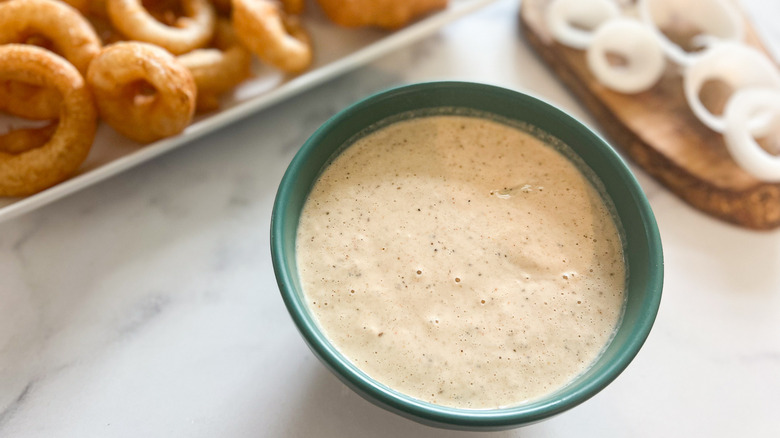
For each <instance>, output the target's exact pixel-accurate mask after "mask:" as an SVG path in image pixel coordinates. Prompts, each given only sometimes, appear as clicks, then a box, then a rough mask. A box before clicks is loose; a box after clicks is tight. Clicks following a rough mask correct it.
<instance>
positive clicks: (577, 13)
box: [545, 0, 620, 50]
mask: <svg viewBox="0 0 780 438" xmlns="http://www.w3.org/2000/svg"><path fill="white" fill-rule="evenodd" d="M618 15H620V10H619V9H618V6H617V5H616V4H615V3H614V2H613V1H612V0H554V1H553V2H552V3H550V5H549V6H548V7H547V9H546V10H545V21H546V22H547V28H548V29H549V30H550V33H552V36H553V38H555V40H556V41H558V42H559V43H561V44H564V45H566V46H569V47H572V48H575V49H580V50H584V49H586V48H587V47H588V46H589V45H590V41H591V39H592V38H593V30H594V29H596V28H598V27H599V26H600V25H601V24H602V23H604V22H606V21H608V20H610V19H612V18H615V17H617V16H618Z"/></svg>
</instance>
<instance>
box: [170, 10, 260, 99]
mask: <svg viewBox="0 0 780 438" xmlns="http://www.w3.org/2000/svg"><path fill="white" fill-rule="evenodd" d="M212 45H213V46H214V48H209V49H198V50H193V51H192V52H189V53H185V54H184V55H179V56H178V57H177V59H178V60H179V62H181V63H182V65H184V66H185V67H187V68H188V69H189V70H190V73H192V77H193V78H194V79H195V85H197V87H198V102H197V110H198V111H213V110H215V109H218V108H219V96H220V95H222V94H223V93H226V92H228V91H230V90H232V89H233V88H235V87H236V85H238V84H240V83H241V82H243V81H244V80H245V79H246V78H248V77H249V76H250V74H251V67H252V55H251V54H250V53H249V50H247V49H246V48H245V47H244V46H243V45H241V43H240V42H239V41H238V39H237V38H236V36H235V33H234V32H233V27H232V26H231V25H230V23H229V21H228V20H225V19H220V20H219V21H218V22H217V31H216V33H215V36H214V41H213V44H212Z"/></svg>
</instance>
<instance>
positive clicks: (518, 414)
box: [270, 81, 664, 430]
mask: <svg viewBox="0 0 780 438" xmlns="http://www.w3.org/2000/svg"><path fill="white" fill-rule="evenodd" d="M434 88H437V89H446V90H452V91H454V92H457V91H458V90H463V89H478V90H479V91H480V92H485V93H500V94H507V93H510V94H512V95H513V96H514V97H517V98H519V99H520V100H525V101H526V103H532V104H535V105H540V106H541V107H544V108H546V109H547V110H548V111H550V112H551V115H553V116H554V117H556V122H560V123H563V124H565V125H567V126H568V127H569V128H571V129H574V130H576V131H579V132H580V133H581V134H583V135H586V136H590V137H591V138H592V140H595V141H594V142H595V143H597V144H599V148H600V149H602V150H601V151H600V152H601V153H602V154H603V158H604V159H605V160H606V161H608V166H609V167H610V168H611V169H612V170H613V171H614V172H615V173H616V174H617V176H618V177H619V179H620V180H621V182H623V183H624V184H626V186H627V190H628V192H629V193H630V195H631V196H630V197H631V200H632V202H633V203H634V206H635V207H636V208H637V210H638V213H639V216H640V218H641V223H642V224H643V227H642V228H643V230H644V239H645V241H646V242H647V244H648V250H647V253H648V254H647V256H648V261H649V262H650V275H649V276H648V279H647V282H646V290H647V294H646V297H645V299H644V301H643V302H642V313H641V315H640V317H639V318H638V319H637V322H636V325H635V326H634V330H632V332H631V334H630V337H629V339H628V340H627V341H626V343H625V345H624V347H623V348H621V350H620V351H619V353H618V354H616V355H615V356H614V359H613V360H612V361H610V362H609V364H608V365H606V366H604V367H603V368H602V371H601V372H600V373H599V374H598V375H596V376H594V377H593V378H590V379H588V380H587V382H586V383H585V384H583V385H581V386H580V387H579V389H577V390H574V391H570V392H566V391H564V395H563V396H561V397H558V398H555V399H550V400H547V401H545V402H534V401H533V400H532V401H531V402H529V403H527V404H522V405H518V406H510V407H506V408H499V409H463V408H452V407H446V406H441V405H434V404H432V403H428V402H424V401H421V400H418V399H415V398H413V397H411V396H408V395H405V394H402V393H400V392H397V391H395V390H392V389H390V388H388V387H387V386H385V385H383V384H380V383H378V382H377V381H375V380H373V379H371V378H370V377H369V376H368V375H366V374H365V373H363V372H362V371H361V370H359V368H358V367H356V366H355V365H353V364H352V363H351V362H349V361H348V359H346V358H345V357H344V356H343V355H341V353H339V352H338V351H337V350H336V348H335V347H334V346H333V345H332V344H331V343H330V342H329V341H328V340H327V338H326V337H325V336H324V334H323V333H322V332H321V331H320V330H319V328H318V327H317V325H316V322H315V321H314V319H313V316H312V315H311V314H310V313H309V311H308V306H307V305H306V303H305V302H303V301H302V300H301V299H299V296H298V294H297V293H296V290H295V288H294V286H293V280H292V277H293V276H296V275H297V272H293V271H294V270H293V269H291V267H290V266H289V265H288V264H287V263H286V261H285V249H284V237H283V230H284V227H285V221H284V220H281V219H280V217H281V216H282V215H284V214H286V206H287V204H288V200H289V199H290V197H291V194H292V192H293V187H294V185H295V184H296V180H297V175H298V174H299V173H300V172H301V168H302V166H303V165H304V164H305V163H306V162H307V160H308V159H309V157H310V155H311V154H312V153H313V151H314V150H315V149H316V148H317V147H318V144H319V143H320V142H321V141H322V140H323V138H324V137H325V136H326V135H327V134H328V133H329V132H330V131H331V130H332V129H333V128H334V127H335V126H338V125H340V124H342V123H345V122H346V121H348V120H349V119H350V118H352V117H354V115H355V114H356V113H358V112H361V111H364V110H365V109H366V108H368V107H370V106H372V105H375V104H376V103H377V102H378V101H383V100H386V99H397V98H403V96H405V95H407V94H408V93H417V92H420V91H424V90H429V89H434ZM551 134H552V135H555V133H552V132H551ZM341 151H343V148H337V149H336V151H335V152H334V155H337V154H339V153H341ZM332 158H333V157H332V156H331V158H330V159H332ZM327 162H328V161H326V162H324V163H322V166H321V168H320V172H321V171H322V169H323V168H324V166H325V164H327ZM315 179H316V178H315ZM310 190H311V187H309V188H307V190H306V192H307V194H308V192H309V191H310ZM296 223H297V218H296ZM270 232H271V233H270V234H271V236H270V237H271V258H272V263H273V268H274V274H275V276H276V280H277V283H278V286H279V290H280V292H281V295H282V298H283V300H284V303H285V306H286V307H287V310H288V312H289V313H290V316H291V317H292V319H293V321H294V323H295V325H296V327H297V328H298V330H299V332H300V333H301V335H302V337H303V338H304V340H305V342H306V343H307V345H308V346H309V348H310V349H311V350H312V352H314V354H315V355H316V356H317V357H318V358H319V359H320V360H321V361H322V362H323V363H324V364H325V365H326V367H327V368H329V369H330V370H331V371H332V372H333V373H334V374H336V376H337V377H339V378H340V379H341V380H342V381H344V382H345V383H347V385H348V386H350V387H351V388H352V389H353V390H355V391H356V392H358V393H359V394H360V395H361V396H363V397H364V398H366V399H367V400H369V401H371V402H372V403H375V404H378V405H380V406H382V407H384V408H386V409H389V410H391V411H394V412H396V413H398V414H401V415H403V416H407V417H410V418H412V419H414V420H417V421H421V422H423V423H427V424H432V425H436V426H440V427H456V428H462V429H473V430H487V429H504V428H510V427H517V426H520V425H524V424H530V423H534V422H537V421H540V420H542V419H545V418H548V417H551V416H553V415H556V414H558V413H561V412H563V411H565V410H568V409H570V408H572V407H574V406H576V405H578V404H580V403H582V402H584V401H585V400H587V399H589V398H590V397H592V396H594V395H595V394H596V393H598V392H599V391H601V390H602V389H604V388H605V387H606V386H607V385H608V384H609V383H611V382H612V381H613V380H614V379H615V378H617V376H618V375H619V374H620V373H621V372H622V371H623V370H624V369H625V368H626V367H627V366H628V364H629V363H630V362H631V361H632V360H633V359H634V357H635V356H636V354H637V353H638V352H639V350H640V348H641V347H642V345H643V344H644V342H645V340H646V339H647V336H648V335H649V333H650V330H651V328H652V326H653V323H654V321H655V318H656V315H657V312H658V308H659V306H660V300H661V294H662V286H663V273H664V272H663V271H664V270H663V251H662V245H661V238H660V233H659V230H658V226H657V223H656V220H655V216H654V215H653V212H652V209H651V207H650V204H649V202H648V200H647V198H646V196H645V194H644V191H643V190H642V188H641V186H640V185H639V182H638V181H637V180H636V178H635V177H634V175H633V173H632V172H631V171H630V169H629V168H628V166H627V165H626V163H625V161H624V160H623V159H622V158H621V157H620V155H619V154H618V153H617V152H616V151H615V150H614V149H613V148H612V147H611V146H610V145H609V143H608V142H607V141H606V140H604V139H603V138H602V137H601V136H600V135H599V134H597V133H596V132H595V131H594V130H592V129H591V128H589V127H588V126H587V125H585V124H584V123H582V122H580V121H578V120H576V119H575V118H574V117H572V116H570V115H569V114H567V113H566V112H564V111H563V110H561V109H559V108H557V107H556V106H554V105H552V104H550V103H548V102H546V101H544V100H543V99H539V98H538V97H534V96H531V95H528V94H525V93H521V92H519V91H515V90H510V89H506V88H502V87H497V86H493V85H486V84H480V83H473V82H456V81H446V82H423V83H417V84H412V85H404V86H400V87H396V88H391V89H388V90H384V91H380V92H378V93H374V94H372V95H369V96H368V97H366V98H363V99H361V100H359V101H357V102H356V103H353V104H352V105H350V106H348V107H347V108H346V109H344V110H342V111H339V112H338V113H337V114H336V115H334V116H333V117H331V118H330V119H329V120H327V121H326V122H325V123H324V124H323V125H322V126H320V128H319V129H317V130H316V131H315V132H314V133H313V134H312V135H311V137H309V139H308V140H307V141H306V142H305V143H304V144H303V146H302V147H301V148H300V150H299V151H298V152H297V153H296V155H295V156H294V158H293V159H292V161H291V162H290V164H289V166H288V168H287V170H286V172H285V174H284V176H283V177H282V180H281V182H280V184H279V189H278V191H277V196H276V199H275V201H274V206H273V211H272V214H271V229H270ZM565 388H566V387H564V390H565ZM541 400H544V397H543V398H542V399H541Z"/></svg>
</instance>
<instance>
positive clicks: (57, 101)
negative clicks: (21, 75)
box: [0, 81, 62, 120]
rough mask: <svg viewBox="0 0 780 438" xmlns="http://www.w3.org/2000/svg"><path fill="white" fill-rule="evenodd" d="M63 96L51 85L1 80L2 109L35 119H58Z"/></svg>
mask: <svg viewBox="0 0 780 438" xmlns="http://www.w3.org/2000/svg"><path fill="white" fill-rule="evenodd" d="M61 104H62V96H61V95H60V93H59V92H58V91H57V90H55V89H53V88H51V87H41V86H37V85H31V84H27V83H24V82H19V81H0V111H5V112H7V113H9V114H13V115H15V116H17V117H24V118H26V119H33V120H50V119H56V118H57V117H59V114H60V105H61Z"/></svg>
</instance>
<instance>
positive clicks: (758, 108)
mask: <svg viewBox="0 0 780 438" xmlns="http://www.w3.org/2000/svg"><path fill="white" fill-rule="evenodd" d="M759 114H760V116H761V117H765V116H769V117H770V118H771V119H770V123H766V124H763V126H761V127H758V128H756V127H753V128H752V129H751V127H750V126H749V125H750V121H751V120H752V119H754V118H755V117H756V116H757V115H759ZM724 118H725V121H726V130H725V132H724V133H723V137H724V139H725V140H726V147H727V148H728V150H729V153H730V154H731V156H732V158H734V161H736V162H737V164H739V166H740V167H742V168H743V169H745V171H747V172H748V173H750V174H751V175H753V176H755V177H756V178H758V179H760V180H762V181H766V182H780V156H777V155H772V154H770V153H769V152H767V151H765V150H764V149H763V148H761V146H759V145H758V143H757V142H756V137H761V136H764V135H769V134H772V132H771V128H774V130H775V132H774V134H775V135H778V136H780V132H778V131H780V130H778V127H780V89H775V88H747V89H744V90H740V91H738V92H736V93H735V94H734V95H733V96H732V97H731V99H729V101H728V103H727V104H726V109H725V111H724ZM767 128H770V129H767Z"/></svg>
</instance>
